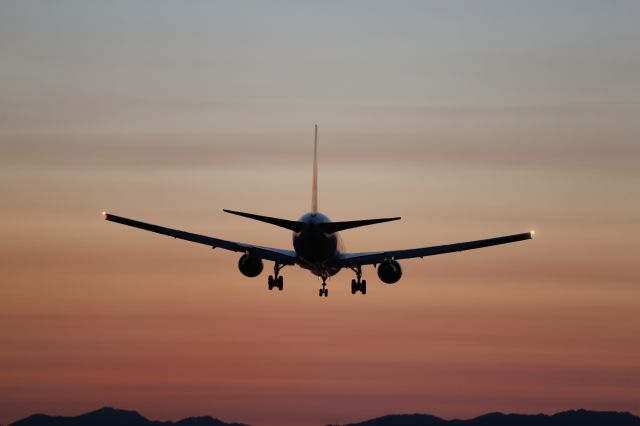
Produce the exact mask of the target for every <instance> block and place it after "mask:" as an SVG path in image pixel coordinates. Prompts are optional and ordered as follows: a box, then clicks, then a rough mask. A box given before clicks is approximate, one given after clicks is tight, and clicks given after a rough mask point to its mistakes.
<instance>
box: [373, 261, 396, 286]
mask: <svg viewBox="0 0 640 426" xmlns="http://www.w3.org/2000/svg"><path fill="white" fill-rule="evenodd" d="M378 277H379V278H380V280H381V281H382V282H383V283H386V284H395V283H397V282H398V281H399V280H400V278H401V277H402V268H401V267H400V263H398V262H397V261H395V260H393V259H390V260H385V261H384V262H382V263H381V264H380V265H378Z"/></svg>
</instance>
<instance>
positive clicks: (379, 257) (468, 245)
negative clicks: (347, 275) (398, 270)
mask: <svg viewBox="0 0 640 426" xmlns="http://www.w3.org/2000/svg"><path fill="white" fill-rule="evenodd" d="M533 236H534V232H533V231H531V232H525V233H522V234H514V235H507V236H504V237H497V238H488V239H486V240H476V241H466V242H464V243H455V244H445V245H442V246H432V247H421V248H414V249H408V250H391V251H378V252H368V253H344V254H343V255H342V256H341V257H340V259H338V262H337V264H338V265H339V266H341V267H343V268H348V267H350V266H358V265H360V266H362V265H372V264H378V263H382V262H384V261H385V260H390V259H396V260H397V259H410V258H413V257H424V256H434V255H436V254H443V253H452V252H455V251H463V250H471V249H477V248H482V247H489V246H495V245H498V244H507V243H514V242H516V241H522V240H530V239H532V238H533Z"/></svg>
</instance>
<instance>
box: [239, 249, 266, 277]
mask: <svg viewBox="0 0 640 426" xmlns="http://www.w3.org/2000/svg"><path fill="white" fill-rule="evenodd" d="M263 268H264V264H263V263H262V259H260V258H259V257H255V256H251V255H249V254H247V253H245V254H243V255H242V256H241V257H240V260H239V261H238V269H240V272H242V275H244V276H247V277H252V278H253V277H257V276H258V275H260V273H261V272H262V269H263Z"/></svg>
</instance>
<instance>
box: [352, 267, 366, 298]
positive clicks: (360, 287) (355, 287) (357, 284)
mask: <svg viewBox="0 0 640 426" xmlns="http://www.w3.org/2000/svg"><path fill="white" fill-rule="evenodd" d="M351 269H352V270H353V272H355V273H356V279H355V280H351V294H356V293H357V292H360V293H362V294H363V295H365V294H367V280H363V279H362V268H361V267H360V266H355V267H352V268H351Z"/></svg>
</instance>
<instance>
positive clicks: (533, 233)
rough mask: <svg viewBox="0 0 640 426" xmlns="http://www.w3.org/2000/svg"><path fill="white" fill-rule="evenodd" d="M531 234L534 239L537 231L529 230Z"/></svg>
mask: <svg viewBox="0 0 640 426" xmlns="http://www.w3.org/2000/svg"><path fill="white" fill-rule="evenodd" d="M529 236H530V237H531V239H532V240H533V239H534V238H535V236H536V231H533V230H531V231H529Z"/></svg>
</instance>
